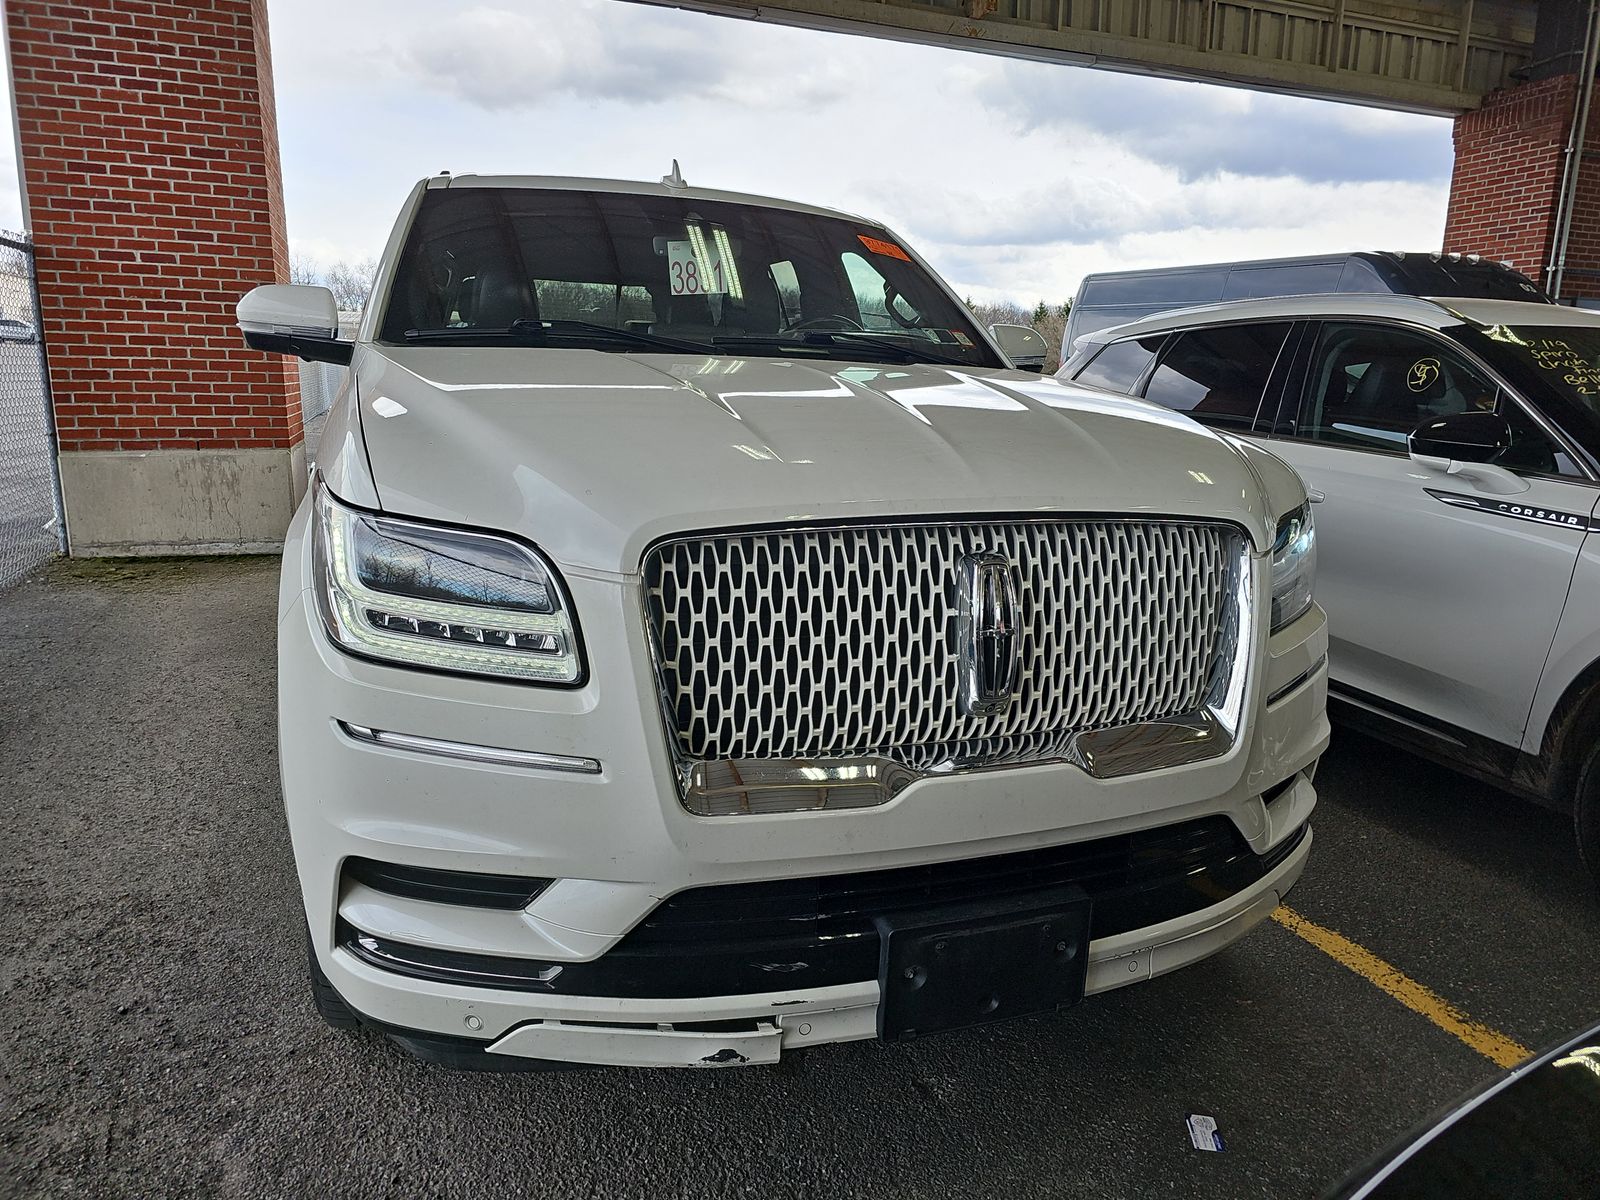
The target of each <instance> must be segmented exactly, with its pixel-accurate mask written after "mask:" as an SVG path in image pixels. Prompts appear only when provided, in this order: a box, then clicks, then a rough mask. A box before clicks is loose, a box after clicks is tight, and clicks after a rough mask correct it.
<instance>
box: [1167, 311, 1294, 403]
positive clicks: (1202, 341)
mask: <svg viewBox="0 0 1600 1200" xmlns="http://www.w3.org/2000/svg"><path fill="white" fill-rule="evenodd" d="M1288 336H1289V323H1288V322H1287V321H1284V322H1277V323H1273V324H1264V325H1227V326H1222V327H1220V328H1216V329H1191V330H1188V331H1187V332H1185V333H1182V334H1179V335H1178V338H1177V340H1176V341H1175V342H1173V344H1172V346H1171V348H1170V349H1169V350H1168V351H1167V352H1166V353H1165V354H1164V355H1162V357H1161V365H1160V366H1159V367H1157V368H1156V371H1155V374H1154V375H1152V376H1151V377H1150V382H1149V384H1148V385H1146V387H1145V391H1144V394H1145V398H1146V399H1149V400H1154V401H1156V403H1158V404H1164V405H1166V407H1168V408H1175V409H1177V410H1178V411H1179V412H1186V413H1189V414H1190V415H1191V416H1193V417H1194V418H1195V419H1196V420H1198V421H1203V422H1205V423H1206V424H1208V425H1221V426H1224V427H1227V428H1230V429H1249V428H1251V427H1252V426H1253V425H1254V423H1255V418H1256V410H1257V409H1259V408H1260V407H1261V396H1262V393H1264V392H1265V391H1266V387H1267V379H1268V377H1269V376H1271V374H1272V367H1273V364H1274V363H1276V362H1277V361H1278V352H1279V351H1280V350H1282V349H1283V342H1284V339H1285V338H1286V337H1288Z"/></svg>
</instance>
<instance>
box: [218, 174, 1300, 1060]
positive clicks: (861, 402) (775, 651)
mask: <svg viewBox="0 0 1600 1200" xmlns="http://www.w3.org/2000/svg"><path fill="white" fill-rule="evenodd" d="M239 320H240V325H241V328H242V330H243V331H244V335H245V338H246V340H247V341H248V342H249V344H250V345H252V346H254V347H257V348H259V349H266V350H272V351H277V352H282V353H288V354H297V355H300V356H301V357H305V358H310V359H320V360H326V361H335V362H348V363H349V365H350V371H349V374H348V381H347V383H346V385H345V387H344V389H343V391H342V392H341V394H340V396H339V398H338V400H337V401H336V403H335V405H334V407H333V409H332V411H331V413H330V415H329V418H328V422H327V426H326V429H325V431H324V433H323V435H322V440H321V449H320V451H319V453H318V455H317V467H316V472H315V474H314V476H313V479H312V484H311V487H310V490H309V494H308V495H307V496H306V499H305V502H304V503H303V505H302V506H301V508H300V510H299V513H298V514H297V516H296V517H295V520H294V523H293V526H292V527H291V529H290V531H289V536H288V540H287V543H286V546H285V552H284V560H283V584H282V596H281V603H280V612H279V671H280V675H279V693H280V705H279V733H280V740H281V753H282V773H283V795H284V803H285V806H286V808H287V812H288V820H289V828H290V833H291V836H292V839H293V843H294V855H295V861H296V864H297V866H298V870H299V875H300V883H301V887H302V890H303V893H304V898H305V913H306V919H307V923H308V931H309V946H310V960H311V978H312V984H313V992H314V995H315V999H316V1003H317V1006H318V1008H319V1010H320V1012H321V1013H322V1015H323V1016H324V1017H325V1018H327V1019H328V1020H329V1021H330V1022H332V1023H333V1024H335V1025H340V1026H354V1025H356V1024H357V1023H362V1024H367V1025H370V1026H372V1027H374V1028H376V1029H378V1030H380V1031H382V1032H384V1033H386V1034H388V1035H390V1036H391V1037H393V1038H395V1039H396V1040H398V1041H399V1042H400V1043H401V1044H402V1045H404V1046H406V1047H407V1048H408V1049H410V1050H411V1051H413V1052H414V1053H417V1054H420V1055H422V1056H423V1057H426V1058H430V1059H432V1060H434V1061H439V1062H444V1063H448V1064H451V1065H456V1066H466V1067H477V1068H484V1069H489V1068H507V1067H519V1066H520V1067H532V1066H539V1065H541V1064H548V1063H552V1062H565V1063H591V1064H626V1065H636V1066H646V1065H649V1066H722V1065H737V1064H744V1063H770V1062H774V1061H776V1060H777V1059H778V1058H779V1056H780V1055H781V1054H783V1053H785V1052H787V1051H791V1050H793V1049H795V1048H798V1047H806V1046H812V1045H818V1044H821V1043H827V1042H838V1041H845V1040H849V1039H856V1038H873V1037H878V1038H884V1039H890V1040H893V1039H900V1038H906V1037H910V1036H913V1035H921V1034H926V1033H932V1032H935V1031H938V1030H944V1029H951V1028H958V1027H963V1026H968V1025H973V1024H977V1023H979V1022H984V1021H992V1020H999V1019H1003V1018H1008V1017H1014V1016H1021V1015H1025V1014H1030V1013H1041V1012H1048V1011H1053V1010H1056V1009H1060V1008H1064V1007H1066V1006H1069V1005H1071V1004H1073V1003H1075V1002H1077V1001H1078V1000H1079V999H1081V998H1082V997H1083V996H1085V995H1086V994H1092V993H1097V992H1103V991H1106V990H1108V989H1111V988H1115V987H1118V986H1120V985H1123V984H1128V983H1135V982H1138V981H1141V980H1145V979H1148V978H1150V977H1151V976H1152V975H1157V974H1161V973H1162V972H1166V971H1171V970H1173V969H1175V968H1177V967H1181V966H1183V965H1185V964H1186V963H1190V962H1193V961H1195V960H1196V959H1199V958H1201V957H1203V956H1205V955H1208V954H1210V953H1212V952H1214V951H1216V950H1218V949H1221V948H1222V947H1223V946H1226V945H1227V944H1229V943H1230V942H1232V941H1234V940H1235V939H1236V938H1238V937H1240V936H1241V935H1243V934H1244V933H1245V932H1246V931H1247V930H1249V929H1250V928H1251V927H1253V926H1254V925H1255V924H1256V923H1258V922H1259V921H1261V920H1262V919H1263V918H1264V917H1265V916H1266V915H1267V914H1268V913H1269V912H1270V911H1271V910H1272V909H1273V907H1274V906H1275V905H1277V903H1278V901H1279V899H1280V897H1281V896H1282V895H1283V894H1284V893H1285V892H1286V891H1287V890H1288V889H1289V887H1290V886H1291V885H1292V884H1293V883H1294V881H1295V880H1296V879H1297V878H1298V877H1299V875H1300V872H1301V870H1302V868H1303V867H1304V865H1305V861H1306V856H1307V854H1308V853H1309V850H1310V845H1311V833H1310V829H1309V826H1308V823H1307V822H1308V818H1309V816H1310V813H1311V809H1312V807H1313V805H1314V804H1315V792H1314V791H1313V787H1312V775H1313V771H1314V768H1315V765H1316V762H1317V758H1318V755H1319V754H1321V752H1322V750H1323V748H1324V747H1325V745H1326V743H1327V737H1328V727H1327V722H1326V719H1325V716H1324V705H1325V699H1326V679H1325V675H1326V670H1325V661H1326V647H1327V637H1326V633H1325V625H1324V618H1323V614H1322V611H1321V609H1320V608H1319V607H1318V606H1317V605H1316V603H1315V602H1314V601H1313V599H1312V575H1313V565H1314V557H1315V550H1314V536H1313V530H1312V525H1311V518H1310V515H1309V514H1310V510H1309V509H1308V507H1307V504H1306V495H1305V491H1304V489H1303V488H1302V486H1301V484H1300V483H1299V481H1298V479H1297V478H1296V477H1295V475H1294V474H1293V472H1292V471H1290V470H1289V469H1288V468H1287V467H1285V466H1284V465H1283V464H1282V463H1281V462H1279V461H1278V460H1277V459H1276V458H1274V457H1273V456H1272V455H1270V454H1268V453H1266V452H1265V451H1262V450H1260V449H1258V448H1255V447H1252V446H1250V445H1248V444H1246V443H1244V442H1241V441H1237V440H1234V439H1232V438H1230V437H1228V436H1227V435H1225V434H1221V433H1217V432H1214V431H1210V430H1207V429H1205V428H1203V427H1201V426H1200V425H1198V424H1195V423H1193V422H1191V421H1190V420H1189V419H1187V418H1185V417H1182V416H1178V415H1175V414H1172V413H1170V412H1167V411H1164V410H1162V409H1160V408H1158V407H1156V406H1153V405H1149V404H1145V403H1143V402H1141V401H1137V400H1128V399H1123V398H1117V397H1109V396H1106V395H1104V394H1099V393H1095V392H1089V391H1081V390H1075V389H1073V388H1071V387H1068V386H1065V385H1063V384H1061V383H1058V382H1056V381H1054V380H1050V379H1044V378H1041V377H1040V376H1039V375H1038V374H1037V373H1034V372H1028V371H1023V370H1018V369H1016V368H1015V366H1014V365H1013V361H1014V359H1013V358H1011V357H1008V354H1010V355H1014V357H1015V359H1022V358H1024V357H1025V356H1026V355H1028V354H1029V353H1031V352H1032V351H1033V350H1035V349H1036V347H1037V345H1038V337H1037V335H1036V334H1034V333H1033V332H1032V331H1031V330H1023V329H1019V328H1017V327H1003V326H1002V327H998V328H996V329H994V330H985V329H981V328H979V327H978V326H977V325H975V324H974V322H973V319H972V316H971V313H970V312H969V311H968V310H967V309H966V308H965V307H964V306H963V305H962V304H961V302H960V301H959V300H958V299H957V297H956V296H955V294H954V293H952V292H951V290H950V289H949V288H948V287H947V286H946V285H945V284H944V283H943V282H942V281H941V280H940V279H939V278H938V277H937V276H935V275H934V274H933V272H932V271H930V270H929V269H928V267H927V266H926V265H925V264H924V263H923V262H922V260H921V259H920V258H918V256H917V255H916V254H915V253H914V252H913V251H911V250H910V249H909V248H908V247H907V246H906V245H905V243H904V242H903V241H902V240H901V239H900V238H899V237H897V236H896V235H895V234H894V233H892V232H890V231H889V230H887V229H885V228H884V227H883V226H881V225H878V224H876V223H874V222H871V221H865V220H862V219H860V218H858V217H853V216H849V215H847V214H844V213H838V212H831V211H828V210H824V209H818V208H811V207H807V206H805V205H800V204H792V203H788V202H784V201H777V200H769V199H762V198H759V197H754V196H741V195H733V194H730V193H724V192H716V191H708V190H703V189H695V188H690V187H687V186H686V185H684V183H683V181H682V179H681V177H680V176H679V175H678V173H677V171H676V170H674V173H673V175H672V176H670V177H668V178H667V179H665V180H663V181H662V182H661V183H660V184H637V183H618V182H613V181H603V180H584V179H553V178H490V177H471V176H469V177H458V178H450V177H448V176H442V177H439V178H435V179H430V180H426V181H424V182H422V183H420V184H418V186H417V187H416V189H415V190H414V191H413V193H412V194H411V197H410V198H409V199H408V200H407V201H406V204H405V208H404V211H403V212H402V213H401V215H400V219H399V222H398V224H397V225H396V227H395V231H394V234H393V236H392V237H391V239H390V241H389V244H388V248H387V250H386V251H385V253H384V256H383V259H382V262H381V265H380V268H379V271H378V276H377V280H376V283H375V286H374V292H373V296H372V300H371V303H370V305H369V306H368V308H367V310H366V314H365V316H364V317H363V320H362V325H361V328H360V330H359V333H358V335H357V337H356V339H355V340H354V341H353V342H348V341H340V340H338V337H337V318H336V314H335V313H334V310H333V302H332V297H331V296H330V295H329V294H328V293H327V292H326V291H324V290H323V289H319V288H310V287H284V286H270V287H265V288H260V289H258V290H257V291H255V292H252V293H251V294H250V295H249V296H247V297H246V298H245V299H244V300H243V301H241V303H240V305H239Z"/></svg>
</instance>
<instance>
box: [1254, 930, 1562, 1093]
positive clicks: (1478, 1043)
mask: <svg viewBox="0 0 1600 1200" xmlns="http://www.w3.org/2000/svg"><path fill="white" fill-rule="evenodd" d="M1272 919H1273V920H1274V921H1276V922H1277V923H1278V924H1279V925H1282V926H1283V927H1284V928H1285V929H1287V930H1289V932H1291V933H1293V934H1295V935H1297V936H1299V937H1301V938H1304V939H1305V940H1306V941H1308V942H1310V943H1311V944H1312V945H1313V946H1315V947H1316V948H1317V949H1318V950H1321V951H1322V952H1323V953H1324V954H1326V955H1327V956H1328V957H1329V958H1331V959H1333V960H1334V961H1335V962H1337V963H1340V964H1342V965H1343V966H1346V967H1349V968H1350V969H1351V970H1352V971H1354V972H1355V973H1356V974H1357V975H1359V976H1361V978H1363V979H1365V980H1366V981H1367V982H1368V983H1370V984H1372V985H1373V986H1374V987H1376V988H1378V989H1380V990H1382V991H1384V992H1387V993H1388V994H1389V995H1391V996H1393V997H1394V998H1395V999H1396V1000H1398V1001H1400V1003H1401V1004H1404V1005H1405V1006H1406V1007H1407V1008H1409V1009H1410V1010H1411V1011H1412V1012H1414V1013H1418V1014H1420V1015H1422V1016H1424V1017H1427V1018H1428V1020H1430V1021H1432V1022H1433V1023H1434V1024H1435V1025H1437V1026H1438V1027H1439V1028H1440V1029H1442V1030H1444V1031H1445V1032H1446V1033H1449V1034H1454V1035H1455V1036H1456V1037H1458V1038H1460V1039H1461V1040H1462V1041H1463V1042H1465V1043H1466V1044H1467V1045H1468V1046H1471V1047H1472V1048H1473V1049H1474V1050H1476V1051H1477V1052H1478V1053H1479V1054H1481V1055H1483V1056H1484V1057H1485V1058H1487V1059H1488V1060H1489V1061H1490V1062H1492V1063H1494V1064H1495V1065H1496V1066H1498V1067H1514V1066H1516V1065H1517V1064H1518V1063H1519V1062H1521V1061H1522V1060H1523V1059H1525V1058H1527V1057H1528V1055H1529V1054H1531V1053H1532V1051H1530V1050H1529V1049H1528V1048H1527V1047H1526V1046H1523V1045H1521V1044H1519V1043H1517V1042H1514V1041H1512V1040H1511V1039H1510V1038H1508V1037H1506V1036H1505V1034H1503V1033H1499V1032H1497V1031H1495V1030H1493V1029H1490V1028H1489V1027H1488V1026H1487V1025H1484V1024H1481V1023H1480V1022H1478V1021H1474V1020H1473V1019H1472V1018H1471V1017H1469V1016H1467V1015H1466V1014H1465V1013H1463V1012H1462V1011H1461V1010H1460V1009H1458V1008H1456V1007H1455V1005H1453V1004H1451V1003H1450V1002H1449V1001H1448V1000H1446V999H1445V998H1444V997H1443V996H1440V995H1439V994H1438V993H1437V992H1435V991H1433V990H1432V989H1430V988H1428V987H1426V986H1424V985H1423V984H1420V983H1418V982H1417V981H1416V980H1415V979H1412V978H1411V977H1410V976H1408V975H1406V974H1404V973H1402V972H1401V971H1398V970H1396V969H1395V968H1394V967H1391V966H1390V965H1389V964H1388V963H1386V962H1384V961H1383V959H1381V958H1379V957H1378V956H1377V955H1376V954H1374V953H1372V951H1370V950H1368V949H1366V948H1365V947H1363V946H1358V945H1356V944H1355V943H1354V942H1352V941H1351V940H1350V939H1349V938H1347V937H1345V936H1344V935H1342V934H1338V933H1335V932H1334V931H1333V930H1331V929H1324V928H1323V927H1322V926H1321V925H1318V924H1317V923H1316V922H1315V921H1308V920H1306V918H1304V917H1302V916H1301V915H1300V914H1299V913H1297V912H1295V911H1294V909H1292V908H1286V907H1284V906H1282V905H1280V906H1279V907H1277V908H1276V909H1274V910H1273V913H1272Z"/></svg>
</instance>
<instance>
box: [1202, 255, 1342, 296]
mask: <svg viewBox="0 0 1600 1200" xmlns="http://www.w3.org/2000/svg"><path fill="white" fill-rule="evenodd" d="M1343 273H1344V263H1343V262H1342V261H1341V262H1331V263H1296V264H1295V265H1293V266H1285V267H1246V268H1238V267H1236V268H1234V271H1233V273H1232V274H1231V275H1229V276H1228V287H1227V290H1226V291H1225V292H1223V293H1222V298H1223V299H1224V300H1253V299H1256V298H1257V297H1261V296H1309V295H1311V294H1313V293H1315V292H1336V291H1338V290H1339V277H1340V276H1341V275H1342V274H1343Z"/></svg>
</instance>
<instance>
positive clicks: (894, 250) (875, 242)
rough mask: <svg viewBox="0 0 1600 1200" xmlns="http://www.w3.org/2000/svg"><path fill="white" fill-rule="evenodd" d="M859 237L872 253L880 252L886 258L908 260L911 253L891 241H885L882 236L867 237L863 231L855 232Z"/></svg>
mask: <svg viewBox="0 0 1600 1200" xmlns="http://www.w3.org/2000/svg"><path fill="white" fill-rule="evenodd" d="M856 237H858V238H859V239H861V244H862V245H863V246H865V247H866V248H867V249H868V250H871V251H872V252H873V253H874V254H882V255H883V256H884V257H886V258H898V259H899V260H900V261H901V262H910V261H911V255H909V254H907V253H906V252H905V251H904V250H902V249H900V247H899V246H896V245H895V244H894V243H893V242H886V241H884V240H883V239H882V238H875V237H868V236H867V235H866V234H864V233H858V234H856Z"/></svg>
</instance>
